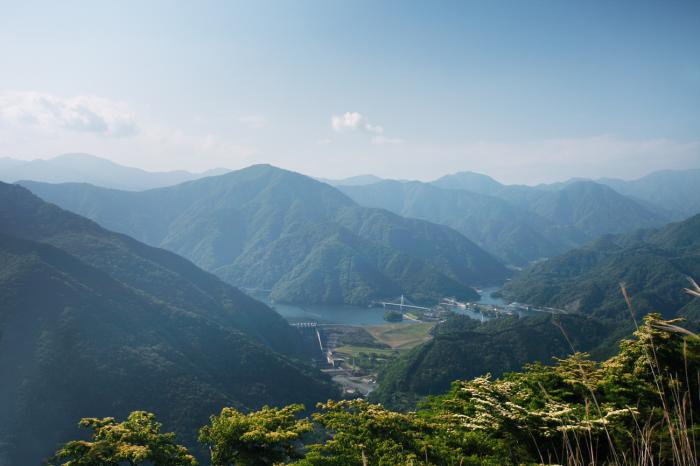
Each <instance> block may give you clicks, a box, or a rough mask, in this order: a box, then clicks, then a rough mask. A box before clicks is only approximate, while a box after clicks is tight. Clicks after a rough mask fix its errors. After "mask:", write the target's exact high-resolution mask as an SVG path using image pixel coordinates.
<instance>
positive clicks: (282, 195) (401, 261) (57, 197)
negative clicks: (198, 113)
mask: <svg viewBox="0 0 700 466" xmlns="http://www.w3.org/2000/svg"><path fill="white" fill-rule="evenodd" d="M24 184H25V185H26V186H28V187H30V189H32V190H33V191H34V192H36V193H37V194H38V195H39V196H41V197H43V198H44V199H47V200H49V201H51V202H55V203H57V204H58V205H60V206H62V207H64V208H66V209H69V210H72V211H74V212H77V213H79V214H81V215H85V216H87V217H89V218H91V219H93V220H95V221H97V222H98V223H100V224H101V225H104V226H105V227H107V228H110V229H114V230H116V231H120V232H123V233H126V234H129V235H130V236H133V237H135V238H136V239H139V240H141V241H144V242H146V243H148V244H151V245H157V246H161V247H164V248H166V249H169V250H171V251H174V252H177V253H178V254H181V255H183V256H185V257H187V258H188V259H190V260H192V261H193V262H195V263H196V264H197V265H199V266H201V267H202V268H204V269H206V270H209V271H211V272H213V273H215V274H217V275H219V276H220V277H221V278H223V279H224V280H226V281H227V282H229V283H232V284H235V285H238V286H242V287H247V288H256V289H269V290H272V293H273V297H274V298H276V299H277V300H279V301H289V302H304V303H341V302H344V303H365V302H367V301H369V300H371V299H373V298H375V297H379V296H383V297H391V296H394V293H397V292H401V293H404V294H406V295H407V296H409V297H411V298H412V299H414V300H418V301H421V300H425V299H437V298H440V297H441V296H443V294H442V293H444V292H445V290H450V291H451V292H452V294H455V295H457V296H462V297H465V298H473V297H475V294H474V291H473V290H472V289H471V288H470V287H469V285H477V284H487V283H499V282H501V281H502V280H504V279H505V277H507V276H508V271H507V270H506V269H505V268H504V267H503V266H502V265H501V264H500V263H499V262H497V261H496V260H495V259H494V258H493V257H492V256H490V255H489V254H487V253H485V252H484V251H483V250H481V249H480V248H479V247H478V246H476V245H475V244H473V243H472V242H471V241H469V240H468V239H466V238H465V237H464V236H462V235H460V234H459V233H458V232H456V231H454V230H452V229H450V228H448V227H445V226H441V225H434V224H431V223H428V222H424V221H418V220H409V219H404V218H402V217H399V216H398V215H395V214H392V213H390V212H387V211H383V210H378V209H367V208H362V207H359V206H357V204H355V203H354V202H353V201H352V200H350V199H349V198H348V197H347V196H345V195H343V194H342V193H341V192H339V191H338V190H336V189H335V188H332V187H331V186H328V185H326V184H324V183H320V182H317V181H315V180H312V179H311V178H308V177H306V176H303V175H299V174H296V173H293V172H288V171H285V170H281V169H278V168H274V167H270V166H267V165H256V166H252V167H249V168H247V169H244V170H240V171H237V172H231V173H229V174H226V175H222V176H217V177H210V178H206V179H202V180H197V181H193V182H188V183H184V184H181V185H177V186H174V187H170V188H162V189H155V190H149V191H144V192H139V193H133V192H123V191H115V190H108V189H102V188H96V187H94V186H90V185H76V184H67V185H46V184H40V183H29V182H27V183H24ZM331 257H334V259H333V260H331V259H330V258H331ZM301 264H304V265H303V266H302V265H301ZM415 276H420V277H422V278H421V280H420V281H419V282H417V281H416V280H415V279H414V278H413V277H415ZM310 280H312V281H314V283H309V284H308V286H307V285H304V286H301V285H302V283H303V282H308V281H310ZM357 283H362V284H364V285H363V286H362V287H359V288H358V287H355V285H356V284H357ZM292 284H293V285H292ZM300 286H301V288H300ZM302 288H303V289H304V290H306V291H304V292H301V291H300V290H301V289H302Z"/></svg>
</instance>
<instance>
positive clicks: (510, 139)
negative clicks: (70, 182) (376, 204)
mask: <svg viewBox="0 0 700 466" xmlns="http://www.w3.org/2000/svg"><path fill="white" fill-rule="evenodd" d="M0 3H1V4H0V7H1V10H2V14H0V156H11V157H16V158H24V159H30V158H45V157H50V156H53V155H56V154H59V153H63V152H89V153H93V154H95V155H100V156H104V157H107V158H110V159H113V160H115V161H117V162H119V163H124V164H128V165H135V166H140V167H143V168H147V169H159V170H162V169H189V170H204V169H207V168H211V167H215V166H225V167H229V168H240V167H243V166H246V165H250V164H252V163H261V162H266V163H272V164H275V165H279V166H283V167H285V168H290V169H294V170H298V171H302V172H304V173H308V174H312V175H316V176H327V177H343V176H350V175H355V174H359V173H375V174H377V175H380V176H385V177H400V178H417V179H430V178H434V177H437V176H440V175H441V174H444V173H450V172H455V171H461V170H473V171H479V172H484V173H487V174H489V175H492V176H494V177H495V178H497V179H499V180H502V181H506V182H511V183H512V182H521V183H536V182H541V181H553V180H559V179H564V178H568V177H571V176H590V177H598V176H619V177H626V178H630V177H635V176H640V175H643V174H645V173H647V172H649V171H652V170H657V169H661V168H689V167H700V2H697V1H692V2H666V1H658V2H644V1H633V2H632V1H630V2H627V1H615V2H604V1H586V2H583V1H581V2H574V1H512V2H506V1H483V2H470V1H459V2H437V1H436V2H408V1H379V0H375V1H314V2H311V1H291V0H289V1H277V2H264V1H255V2H252V1H251V2H233V1H228V2H156V1H148V2H87V1H85V2H8V3H2V2H0Z"/></svg>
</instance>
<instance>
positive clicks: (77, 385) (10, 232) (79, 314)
mask: <svg viewBox="0 0 700 466" xmlns="http://www.w3.org/2000/svg"><path fill="white" fill-rule="evenodd" d="M0 263H1V264H2V268H1V270H0V379H1V380H3V383H2V384H0V464H39V463H40V462H41V460H42V459H44V458H46V457H47V456H48V455H50V454H51V453H52V452H53V451H54V450H55V448H56V445H57V444H58V442H61V441H65V440H66V438H67V437H68V436H70V435H73V434H74V433H75V429H76V427H75V422H74V420H75V416H84V415H85V414H86V413H90V414H91V415H95V416H106V415H108V414H113V413H115V412H116V413H119V414H118V415H120V416H121V415H125V414H126V413H128V412H129V411H131V410H133V409H137V408H140V407H146V406H147V407H148V408H147V409H150V410H154V411H157V412H159V413H161V416H162V418H163V420H164V421H165V422H166V425H167V426H169V428H178V429H182V432H183V434H184V436H185V440H186V441H187V442H188V443H190V444H192V442H193V440H194V437H195V436H196V427H197V426H198V424H200V423H201V422H204V421H205V420H206V415H207V413H209V412H213V411H212V410H214V411H215V410H218V409H220V407H221V406H229V405H232V406H239V407H241V408H245V407H247V408H256V407H260V406H262V405H263V404H284V403H292V402H299V401H302V400H305V401H304V402H305V403H307V404H309V405H310V406H312V405H313V403H314V402H316V401H320V400H324V399H327V398H328V397H330V396H333V395H335V394H336V390H335V388H334V387H333V385H332V384H331V382H330V380H329V379H328V378H326V377H325V376H323V375H322V374H321V373H319V372H317V371H315V370H313V369H311V368H310V367H308V366H306V365H305V364H303V363H301V362H297V361H294V360H292V359H290V358H289V357H287V356H282V355H281V354H279V353H277V352H275V351H273V348H274V349H275V350H279V351H284V352H285V353H286V354H289V355H292V356H295V355H296V356H299V357H301V356H303V355H304V354H305V351H306V350H305V346H304V344H303V342H302V341H301V339H300V338H299V336H298V333H297V332H296V330H294V329H292V328H290V327H289V326H288V325H287V324H286V322H285V321H284V320H283V319H282V318H281V317H280V316H279V315H278V314H276V313H275V312H273V311H272V310H271V309H269V308H268V307H267V306H265V305H263V304H262V303H259V302H257V301H254V300H252V299H250V298H248V297H247V296H245V295H244V294H242V293H241V292H239V291H238V290H236V289H234V288H232V287H231V286H229V285H226V284H225V283H223V282H221V281H220V280H219V279H217V278H215V277H214V276H212V275H210V274H208V273H206V272H203V271H201V270H199V269H197V268H196V267H195V266H193V265H192V264H191V263H189V262H188V261H186V260H184V259H182V258H180V257H178V256H176V255H174V254H172V253H170V252H167V251H164V250H159V249H156V248H152V247H149V246H146V245H143V244H140V243H138V242H136V241H135V240H133V239H131V238H128V237H126V236H124V235H121V234H115V233H111V232H109V231H106V230H104V229H102V228H101V227H100V226H98V225H97V224H95V223H94V222H92V221H90V220H87V219H84V218H81V217H79V216H77V215H75V214H72V213H70V212H66V211H63V210H62V209H59V208H58V207H56V206H53V205H51V204H47V203H45V202H43V201H41V200H40V199H38V198H37V197H36V196H34V195H32V194H31V193H30V192H29V191H27V190H26V189H24V188H22V187H19V186H13V185H7V184H4V183H2V184H0ZM279 380H284V381H285V382H284V383H283V384H280V383H278V381H279ZM37 419H41V422H37V421H36V420H37Z"/></svg>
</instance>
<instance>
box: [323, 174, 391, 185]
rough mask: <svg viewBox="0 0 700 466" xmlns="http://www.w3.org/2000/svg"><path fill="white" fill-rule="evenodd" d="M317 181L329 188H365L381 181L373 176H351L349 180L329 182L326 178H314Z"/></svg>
mask: <svg viewBox="0 0 700 466" xmlns="http://www.w3.org/2000/svg"><path fill="white" fill-rule="evenodd" d="M316 179H317V180H318V181H322V182H324V183H328V184H329V185H331V186H365V185H368V184H372V183H378V182H380V181H383V180H382V179H381V178H379V177H378V176H374V175H357V176H351V177H349V178H342V179H340V180H331V179H327V178H316Z"/></svg>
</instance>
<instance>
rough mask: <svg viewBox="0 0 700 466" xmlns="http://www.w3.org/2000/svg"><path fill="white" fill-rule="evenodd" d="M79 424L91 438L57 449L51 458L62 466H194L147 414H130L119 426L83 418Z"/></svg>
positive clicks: (72, 442) (111, 421)
mask: <svg viewBox="0 0 700 466" xmlns="http://www.w3.org/2000/svg"><path fill="white" fill-rule="evenodd" d="M79 425H80V427H83V428H87V429H92V431H93V434H92V439H91V441H85V440H74V441H71V442H68V443H67V444H66V445H64V446H63V447H62V448H61V449H60V450H58V452H57V453H56V455H55V457H54V459H56V460H59V461H62V463H61V464H62V466H118V465H120V464H123V463H128V464H129V465H131V466H136V465H154V466H196V465H197V461H195V459H194V457H193V456H192V455H190V454H189V453H188V451H187V448H185V447H183V446H182V445H178V444H176V443H175V434H173V433H167V434H162V433H161V432H160V430H161V424H160V423H159V422H156V420H155V416H154V415H153V414H151V413H147V412H145V411H134V412H132V413H131V414H129V417H128V419H127V420H126V421H124V422H121V423H117V422H116V421H115V420H114V418H111V417H107V418H104V419H96V418H84V419H82V420H81V421H80V424H79Z"/></svg>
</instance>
